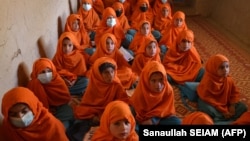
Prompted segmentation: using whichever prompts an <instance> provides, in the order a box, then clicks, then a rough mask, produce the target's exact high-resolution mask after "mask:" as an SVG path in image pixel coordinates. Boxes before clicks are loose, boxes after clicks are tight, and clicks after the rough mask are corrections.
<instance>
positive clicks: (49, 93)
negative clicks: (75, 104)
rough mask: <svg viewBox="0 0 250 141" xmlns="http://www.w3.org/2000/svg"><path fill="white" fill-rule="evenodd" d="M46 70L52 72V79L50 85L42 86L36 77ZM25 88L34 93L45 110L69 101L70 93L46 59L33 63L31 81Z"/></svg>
mask: <svg viewBox="0 0 250 141" xmlns="http://www.w3.org/2000/svg"><path fill="white" fill-rule="evenodd" d="M46 68H49V69H51V70H52V76H53V78H52V80H51V82H50V83H48V84H42V83H41V82H40V81H39V80H38V79H37V76H38V74H40V73H41V72H42V71H43V70H44V69H46ZM27 87H28V88H29V89H30V90H31V91H33V92H34V94H35V95H36V96H37V98H38V99H39V100H40V101H41V102H42V103H43V105H44V107H46V108H49V107H50V106H60V105H62V104H66V103H68V102H69V101H70V93H69V89H68V87H67V85H66V84H65V82H64V80H63V79H62V78H61V76H60V75H59V74H58V73H57V71H56V68H55V66H54V64H53V63H52V61H51V60H50V59H47V58H39V59H37V60H36V61H35V62H34V64H33V69H32V73H31V80H30V81H29V83H28V86H27Z"/></svg>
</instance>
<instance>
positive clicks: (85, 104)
mask: <svg viewBox="0 0 250 141" xmlns="http://www.w3.org/2000/svg"><path fill="white" fill-rule="evenodd" d="M103 63H111V64H113V65H114V66H115V68H116V69H115V75H114V80H113V82H112V83H106V82H104V80H103V78H102V76H101V73H100V71H99V66H100V65H102V64H103ZM89 79H90V80H89V84H88V87H87V89H86V91H85V93H84V95H83V98H82V101H81V103H80V105H79V106H76V107H75V109H74V113H75V117H76V118H77V119H88V118H92V117H94V116H95V115H96V116H100V115H101V114H102V112H103V110H104V108H105V106H106V105H107V104H108V103H109V102H111V101H113V100H116V99H120V100H124V101H126V102H127V100H128V96H127V94H126V92H125V91H124V89H123V87H122V85H121V82H120V80H119V78H118V77H117V65H116V63H115V61H114V60H113V59H112V58H109V57H100V58H99V59H97V60H96V61H95V63H94V65H93V66H92V68H91V72H90V78H89Z"/></svg>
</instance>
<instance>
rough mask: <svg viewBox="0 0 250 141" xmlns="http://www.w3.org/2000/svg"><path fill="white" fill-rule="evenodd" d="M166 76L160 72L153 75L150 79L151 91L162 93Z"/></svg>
mask: <svg viewBox="0 0 250 141" xmlns="http://www.w3.org/2000/svg"><path fill="white" fill-rule="evenodd" d="M163 77H165V76H163V75H162V73H160V72H155V73H152V74H151V76H150V78H149V85H150V90H151V91H152V92H156V93H158V92H161V91H162V90H163V88H164V78H163Z"/></svg>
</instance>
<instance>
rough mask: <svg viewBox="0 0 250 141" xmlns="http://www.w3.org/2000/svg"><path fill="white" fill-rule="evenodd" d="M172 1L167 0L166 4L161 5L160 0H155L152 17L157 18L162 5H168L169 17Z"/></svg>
mask: <svg viewBox="0 0 250 141" xmlns="http://www.w3.org/2000/svg"><path fill="white" fill-rule="evenodd" d="M171 4H172V1H171V0H167V2H166V3H162V2H161V0H155V2H154V6H153V8H152V9H153V13H154V15H155V16H157V15H158V14H160V12H161V7H162V6H163V5H169V8H170V11H169V12H170V13H169V15H170V16H172V5H171Z"/></svg>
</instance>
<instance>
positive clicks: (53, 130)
mask: <svg viewBox="0 0 250 141" xmlns="http://www.w3.org/2000/svg"><path fill="white" fill-rule="evenodd" d="M17 103H25V104H27V105H28V106H29V107H30V109H31V111H32V112H33V114H34V119H33V121H32V123H31V124H30V125H29V126H28V127H25V128H15V127H14V126H12V124H11V123H10V120H9V114H8V112H9V109H10V108H11V107H12V106H13V105H15V104H17ZM2 114H3V116H4V119H3V125H2V127H1V128H2V129H3V130H2V131H3V133H2V134H3V135H4V139H6V141H52V140H60V141H68V138H67V136H66V134H65V128H64V126H63V124H62V123H61V122H60V121H59V120H57V119H56V118H55V117H54V116H53V115H52V114H51V113H49V112H48V110H47V109H46V108H44V107H43V105H42V103H41V102H40V101H39V100H38V99H37V97H36V96H35V95H34V94H33V93H32V91H30V90H29V89H27V88H24V87H16V88H13V89H11V90H9V91H8V92H6V93H5V95H4V96H3V99H2ZM1 139H3V138H1Z"/></svg>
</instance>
